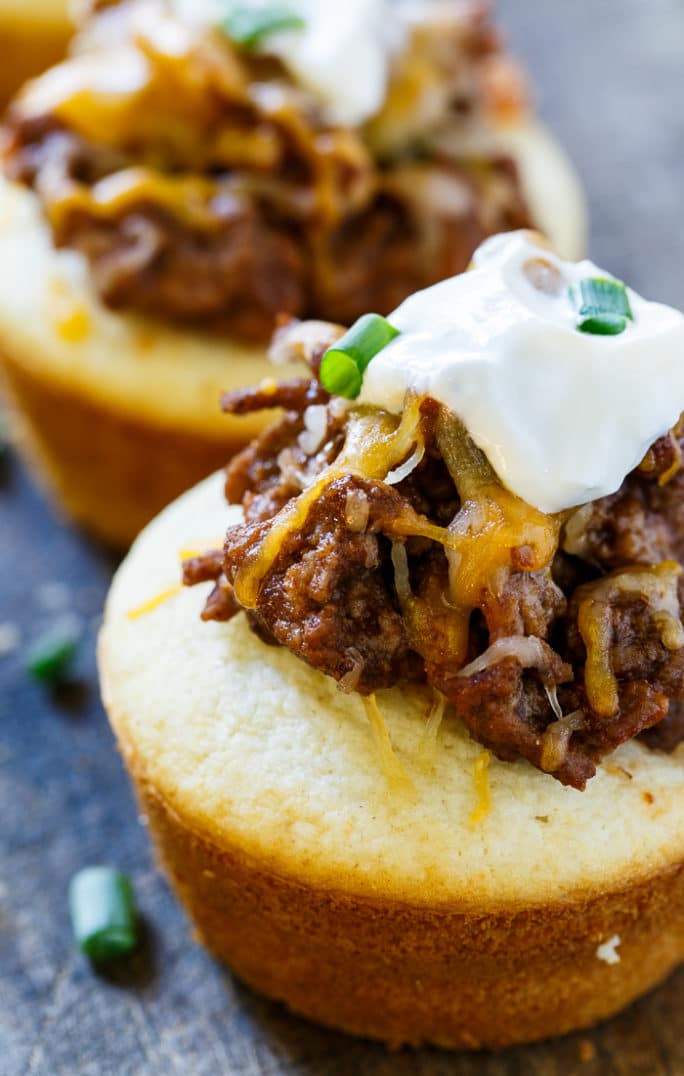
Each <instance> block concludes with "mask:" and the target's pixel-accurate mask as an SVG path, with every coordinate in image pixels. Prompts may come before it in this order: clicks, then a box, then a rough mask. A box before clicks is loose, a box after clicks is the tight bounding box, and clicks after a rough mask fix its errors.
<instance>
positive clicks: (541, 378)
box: [360, 232, 684, 513]
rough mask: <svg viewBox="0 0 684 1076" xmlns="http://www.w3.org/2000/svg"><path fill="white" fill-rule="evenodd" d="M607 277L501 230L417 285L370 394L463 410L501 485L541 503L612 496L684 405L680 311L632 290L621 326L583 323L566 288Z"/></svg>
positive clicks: (397, 316) (368, 378)
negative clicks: (592, 327) (600, 328)
mask: <svg viewBox="0 0 684 1076" xmlns="http://www.w3.org/2000/svg"><path fill="white" fill-rule="evenodd" d="M586 277H604V278H606V277H608V278H610V274H608V273H605V272H604V271H603V270H601V269H599V268H598V267H597V266H596V265H594V264H593V262H590V261H581V262H577V263H574V262H566V261H562V260H561V259H559V258H557V257H556V256H555V255H554V254H552V253H551V252H549V251H547V250H546V249H544V248H542V247H540V246H538V245H537V244H536V243H535V242H534V240H533V238H532V237H531V236H530V235H529V233H526V232H516V233H512V234H508V235H500V236H495V237H493V238H492V239H489V240H487V241H486V242H485V243H484V244H483V245H482V246H481V247H480V248H479V250H478V251H477V252H476V254H475V258H474V267H473V269H472V270H471V271H470V272H467V273H464V274H462V275H461V276H457V277H454V278H452V279H450V280H445V281H443V282H442V283H440V284H437V285H435V286H434V287H432V288H428V289H426V290H425V291H421V292H417V293H416V294H415V295H413V296H411V297H410V298H409V299H407V300H406V302H404V303H402V305H401V306H400V307H398V309H397V310H395V311H394V313H393V314H390V315H389V318H388V320H389V321H390V322H391V324H392V325H394V326H395V328H397V329H398V330H399V332H400V335H399V336H397V337H396V338H395V339H394V340H393V341H392V342H391V343H390V344H389V345H388V346H387V347H386V348H384V350H383V351H381V352H380V353H379V354H378V355H376V357H375V358H374V359H373V360H372V362H371V363H370V365H369V366H368V368H367V370H366V373H365V377H364V383H363V389H362V393H361V396H360V402H362V403H368V404H374V405H377V406H381V407H384V408H385V409H388V410H390V411H393V412H397V413H400V412H401V410H402V408H403V405H404V399H405V396H406V393H407V391H412V392H415V393H418V394H420V395H426V396H431V397H433V398H434V399H436V400H437V401H439V402H440V403H442V404H444V405H445V406H446V407H448V408H449V409H450V410H451V411H452V412H453V413H454V414H456V415H457V416H458V417H459V418H460V419H461V421H462V422H463V424H464V425H465V427H466V429H467V430H468V432H469V433H470V436H471V437H472V438H473V440H474V441H475V443H476V444H477V445H478V446H479V447H480V448H481V449H482V451H483V452H484V453H485V454H486V456H487V458H488V459H489V462H490V463H491V465H492V467H493V468H494V470H495V471H496V473H497V475H498V477H499V479H500V480H501V482H502V483H503V484H504V485H505V486H506V487H507V488H508V489H510V490H511V491H512V492H513V493H515V494H517V495H518V496H519V497H521V498H522V499H523V500H525V501H527V503H528V504H531V505H533V506H534V507H536V508H538V509H540V510H541V511H543V512H548V513H552V512H560V511H562V510H563V509H567V508H571V507H574V506H576V505H579V504H584V503H586V502H587V501H592V500H595V499H597V498H599V497H603V496H606V495H608V494H610V493H614V492H615V490H617V489H618V488H619V487H620V485H621V484H622V481H623V479H624V478H625V475H627V474H628V473H629V472H630V471H631V470H632V469H633V468H634V467H636V466H637V465H638V464H639V463H640V461H641V460H642V459H643V457H644V455H645V453H646V452H647V450H648V448H649V447H650V446H651V445H652V444H653V442H654V441H655V440H657V438H658V437H661V436H662V435H663V434H665V433H667V431H668V430H669V429H671V427H672V426H673V425H674V424H675V423H676V421H677V419H678V417H679V415H680V413H681V412H682V410H684V315H683V314H682V313H680V312H679V311H678V310H674V309H672V308H671V307H668V306H664V305H662V304H660V303H653V302H648V301H647V300H645V299H643V298H641V296H639V295H637V294H636V293H635V292H633V291H631V290H630V289H628V295H629V300H630V304H631V308H632V312H633V314H634V320H633V321H629V322H628V324H627V328H626V330H625V331H624V332H623V333H622V334H620V335H618V336H595V335H591V334H589V333H583V332H579V331H578V329H577V322H578V315H577V308H576V305H575V304H574V302H573V301H572V299H571V297H570V288H571V286H572V285H573V284H577V283H578V282H579V281H580V280H582V279H583V278H586Z"/></svg>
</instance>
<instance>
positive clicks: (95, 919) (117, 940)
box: [69, 867, 139, 964]
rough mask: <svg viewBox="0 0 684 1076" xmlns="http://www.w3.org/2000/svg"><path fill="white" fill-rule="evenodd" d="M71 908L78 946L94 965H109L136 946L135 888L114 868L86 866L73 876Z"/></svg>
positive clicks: (70, 898) (70, 897) (137, 935)
mask: <svg viewBox="0 0 684 1076" xmlns="http://www.w3.org/2000/svg"><path fill="white" fill-rule="evenodd" d="M69 909H70V911H71V923H72V926H73V930H74V937H75V938H76V942H77V944H78V947H79V949H80V950H81V952H82V953H85V955H86V956H87V957H88V958H89V959H90V960H92V961H93V963H95V964H101V963H102V964H104V963H107V962H108V961H110V960H115V959H116V958H117V957H121V956H125V955H126V954H127V953H131V952H132V951H133V950H134V949H135V948H136V947H137V945H138V941H139V932H138V923H137V916H136V912H135V902H134V899H133V888H132V886H131V883H130V880H129V879H128V877H127V876H126V875H125V874H122V873H121V872H120V871H117V870H114V868H113V867H86V868H85V869H84V870H82V871H79V872H78V874H76V875H74V877H73V878H72V879H71V884H70V886H69Z"/></svg>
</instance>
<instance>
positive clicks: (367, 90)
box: [173, 0, 408, 126]
mask: <svg viewBox="0 0 684 1076" xmlns="http://www.w3.org/2000/svg"><path fill="white" fill-rule="evenodd" d="M173 3H174V7H175V9H176V10H177V11H178V12H179V13H180V14H182V15H183V16H184V17H185V18H187V19H190V20H192V21H202V22H204V23H205V24H206V23H207V22H214V23H215V22H217V21H218V20H219V18H220V17H221V15H222V14H223V15H225V13H226V9H227V8H228V7H229V5H228V4H226V3H222V2H221V0H173ZM271 5H272V0H241V6H242V7H249V8H255V9H258V8H263V7H269V6H271ZM285 5H286V6H287V8H288V9H290V10H292V12H293V13H294V14H296V15H300V16H301V17H302V19H303V20H304V23H305V25H304V26H303V27H302V28H301V29H298V30H288V31H286V32H283V33H279V34H271V35H269V36H268V37H267V38H265V40H264V41H263V44H262V45H261V46H260V48H259V50H258V51H260V52H263V53H267V54H269V55H275V56H278V57H279V58H280V59H281V60H282V61H283V63H284V64H285V66H286V67H287V69H288V70H289V72H290V74H291V75H292V77H293V78H294V79H295V80H296V81H297V82H299V84H300V85H301V86H303V87H304V88H305V89H307V90H309V91H310V92H311V93H313V94H314V95H315V96H316V97H318V99H319V100H320V101H321V104H322V105H323V106H324V108H325V110H326V112H327V114H328V116H329V117H330V119H331V120H332V121H334V122H336V123H340V124H346V125H349V126H355V125H357V124H361V123H363V122H364V121H365V120H367V119H370V117H371V116H373V115H375V113H376V112H379V111H380V109H381V108H382V105H383V104H384V101H385V96H386V94H387V84H388V81H389V73H390V64H391V61H392V56H393V54H394V53H395V52H396V51H397V50H399V49H400V48H401V46H402V44H403V43H404V41H405V39H406V36H407V33H408V24H407V20H406V19H405V18H403V17H402V15H401V13H400V11H399V10H398V9H397V6H396V4H394V3H393V2H392V0H334V2H333V0H285Z"/></svg>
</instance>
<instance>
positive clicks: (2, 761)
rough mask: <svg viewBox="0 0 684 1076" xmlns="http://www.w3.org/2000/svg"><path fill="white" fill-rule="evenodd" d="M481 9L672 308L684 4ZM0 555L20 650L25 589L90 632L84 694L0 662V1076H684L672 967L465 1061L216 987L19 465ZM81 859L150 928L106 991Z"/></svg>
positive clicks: (96, 559)
mask: <svg viewBox="0 0 684 1076" xmlns="http://www.w3.org/2000/svg"><path fill="white" fill-rule="evenodd" d="M499 9H500V12H501V16H502V19H503V21H504V23H505V24H506V25H507V26H508V28H509V30H510V32H511V37H512V38H513V41H514V43H515V45H516V48H517V50H518V51H519V52H520V53H521V54H522V55H524V56H525V57H526V58H527V60H528V62H529V65H530V67H531V69H532V71H533V73H534V75H535V77H536V80H537V83H538V86H539V99H540V103H541V107H542V111H543V113H544V114H545V116H546V117H547V118H548V120H549V121H550V122H551V123H552V125H553V126H554V127H555V128H556V129H557V130H558V131H559V132H560V133H561V134H562V136H563V137H564V140H565V141H566V143H567V145H568V147H569V148H570V150H571V151H572V152H573V154H574V156H575V158H576V160H577V162H578V165H579V167H580V169H581V170H582V172H583V174H584V176H585V178H586V181H587V184H588V187H589V190H590V194H591V203H592V215H593V239H592V245H591V246H592V253H593V255H594V256H595V258H596V259H597V260H598V261H600V262H604V263H605V264H606V266H607V267H609V268H611V269H612V270H614V271H615V272H616V273H618V274H620V275H624V276H625V277H627V278H628V279H629V280H630V281H633V282H634V283H635V284H636V285H637V286H639V287H641V288H643V290H644V291H645V292H647V293H649V294H652V295H656V296H658V297H662V298H664V299H668V300H671V301H674V302H678V303H683V302H684V294H683V292H684V288H683V287H682V274H681V272H680V266H681V265H682V263H683V261H684V258H683V255H684V228H683V227H682V224H681V211H682V207H683V204H684V195H683V191H684V182H683V180H684V174H683V173H684V120H683V118H682V115H683V110H682V105H681V101H682V97H683V96H684V95H683V92H682V91H683V90H684V61H683V59H682V57H683V56H684V4H682V3H681V0H648V2H646V0H575V2H574V3H572V4H569V3H566V2H564V0H545V2H543V3H542V2H541V0H501V2H500V3H499ZM0 286H1V283H0ZM0 550H2V557H3V559H2V573H0V624H3V623H7V622H11V623H13V624H16V625H18V626H19V627H20V629H21V632H22V635H23V639H24V640H27V639H30V638H31V636H32V635H34V634H36V632H37V631H38V629H39V627H40V625H41V624H42V623H43V622H45V621H46V620H48V619H50V618H51V617H53V616H54V615H55V614H54V612H48V611H46V609H45V606H46V604H47V605H53V606H54V605H55V604H56V597H57V598H59V593H57V596H55V593H54V591H53V592H50V591H45V589H44V587H43V584H45V583H46V582H51V581H54V580H64V581H65V582H66V583H67V585H68V606H69V607H70V608H71V609H74V610H76V611H77V612H78V614H79V615H80V616H81V618H82V619H83V622H84V624H85V625H86V627H87V637H86V646H85V647H84V651H83V655H82V667H81V669H80V670H79V671H80V674H81V676H82V679H83V685H84V687H83V690H82V691H81V692H78V691H72V692H70V693H67V694H62V696H61V697H57V698H54V697H53V698H50V697H49V696H47V695H46V694H45V693H44V692H42V691H41V690H40V689H39V688H38V687H36V686H35V685H33V684H30V683H29V682H28V681H27V680H26V678H25V677H24V675H23V673H22V670H21V662H20V654H19V653H11V654H8V655H7V656H4V657H3V656H0V1073H1V1074H2V1076H29V1074H30V1076H129V1074H130V1076H167V1074H168V1076H224V1074H225V1076H447V1074H449V1076H476V1074H477V1076H576V1074H577V1076H579V1074H581V1076H684V1042H683V1040H682V1034H681V1028H682V1026H683V1025H684V973H682V974H679V975H677V976H675V977H674V978H673V979H671V980H670V982H669V983H668V984H666V985H665V986H664V987H662V988H661V989H660V990H658V991H656V992H655V993H654V994H653V995H651V997H649V998H647V999H646V1000H644V1001H642V1002H640V1003H639V1004H637V1005H636V1006H634V1007H633V1008H632V1009H631V1010H630V1011H629V1012H627V1013H625V1014H624V1015H623V1016H622V1017H620V1018H618V1019H617V1020H614V1021H613V1022H611V1023H610V1024H608V1025H606V1026H605V1027H603V1028H601V1029H599V1030H598V1031H595V1032H592V1033H590V1034H586V1035H576V1036H572V1037H570V1038H568V1039H566V1040H563V1041H560V1042H556V1043H553V1044H544V1045H540V1046H536V1047H531V1048H527V1049H520V1050H513V1051H509V1052H507V1053H505V1054H501V1055H498V1056H497V1055H484V1056H480V1057H475V1058H472V1057H467V1056H454V1057H452V1056H449V1055H447V1054H443V1053H440V1052H438V1051H430V1050H424V1051H420V1052H417V1053H414V1052H404V1053H401V1054H395V1055H392V1054H387V1053H386V1051H385V1050H384V1049H382V1048H380V1047H378V1046H374V1045H369V1044H367V1043H360V1042H355V1041H353V1040H351V1039H347V1038H345V1037H344V1036H342V1035H337V1034H332V1033H329V1032H325V1031H322V1030H320V1029H317V1028H314V1027H312V1026H310V1025H308V1024H306V1023H304V1022H303V1021H300V1020H297V1019H294V1018H292V1017H290V1016H288V1015H287V1014H286V1013H285V1012H283V1011H282V1010H281V1009H280V1008H279V1007H278V1006H275V1005H271V1004H269V1003H267V1002H264V1001H262V1000H260V999H258V998H256V997H254V996H253V995H252V994H251V993H250V992H249V991H247V990H245V989H244V988H243V987H241V986H240V985H238V984H236V983H234V981H233V980H232V979H231V977H230V975H229V974H228V973H227V972H225V971H224V970H223V969H221V968H219V967H217V966H216V965H215V964H213V963H212V962H211V961H210V960H209V959H208V957H206V956H205V955H204V953H203V952H202V951H201V950H200V949H198V948H197V947H196V946H195V945H193V944H192V942H191V941H190V939H189V935H188V928H187V925H186V923H185V921H184V918H183V916H182V914H181V912H180V911H179V909H178V907H177V905H176V904H175V902H174V900H173V899H172V898H171V896H170V895H169V893H168V891H167V889H166V886H165V884H164V882H163V881H162V880H161V878H160V877H159V876H158V875H157V874H156V873H155V871H154V869H153V867H152V864H151V862H150V855H149V850H148V845H147V840H146V835H145V831H144V828H143V827H142V826H141V825H140V824H139V823H138V821H137V814H136V808H135V806H134V804H133V801H132V799H131V795H130V792H129V789H128V784H127V781H126V778H125V775H124V773H123V770H122V767H121V764H120V762H119V760H118V757H117V755H116V753H115V751H114V749H113V744H112V740H111V736H110V733H109V731H108V728H107V725H106V721H105V719H104V716H103V714H102V711H101V709H100V706H99V703H98V701H97V693H96V688H95V667H94V654H93V643H94V631H95V624H94V623H93V621H92V618H93V617H94V616H96V614H97V612H98V609H99V607H100V604H101V600H102V598H103V596H104V593H105V590H106V586H107V582H108V579H109V575H110V572H111V568H112V566H113V565H112V563H111V562H110V561H109V560H108V558H107V557H106V556H105V555H104V554H102V553H100V552H99V551H98V550H96V549H94V548H93V547H92V546H91V545H89V544H88V543H87V542H86V541H85V539H83V538H80V537H79V536H77V535H75V534H74V533H73V532H71V531H69V530H68V529H67V528H66V527H64V526H63V525H61V524H60V523H59V522H58V521H57V520H55V519H54V518H53V517H52V516H51V515H50V513H49V510H48V509H47V507H46V506H45V505H44V503H43V502H42V501H41V499H40V498H39V496H38V494H37V493H36V492H35V490H34V489H33V487H32V486H31V485H30V484H29V483H28V481H27V480H26V479H25V477H24V476H23V474H22V473H21V472H20V470H19V469H18V468H17V467H14V468H13V469H12V472H11V476H10V480H9V482H8V484H7V485H6V486H5V488H4V490H0ZM48 599H49V600H48ZM57 604H58V603H57ZM683 824H684V823H683ZM98 860H105V861H110V862H116V863H118V864H120V865H121V866H122V867H123V868H124V869H126V870H128V871H130V872H131V874H132V875H133V877H134V880H135V885H136V889H137V892H138V894H139V898H140V904H141V906H142V909H143V912H144V914H145V917H146V919H147V921H148V923H149V924H150V937H149V944H148V945H147V946H146V948H145V951H144V952H143V953H141V954H140V956H139V957H138V958H137V959H136V961H135V963H134V965H133V966H132V968H131V969H130V971H129V972H128V975H127V978H123V979H120V980H119V981H113V980H110V981H106V980H103V979H99V980H96V979H94V977H93V975H92V973H91V972H90V970H89V969H88V967H87V966H86V964H85V963H84V962H83V961H82V960H81V959H80V957H78V956H77V955H75V954H74V952H73V951H72V947H71V942H70V935H69V927H68V920H67V910H66V900H65V892H66V886H67V884H68V880H69V877H70V876H71V874H72V873H73V871H75V870H76V869H78V867H80V866H82V865H83V864H84V863H89V862H97V861H98ZM592 1051H593V1057H592V1056H591V1054H592ZM583 1058H585V1060H583Z"/></svg>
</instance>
